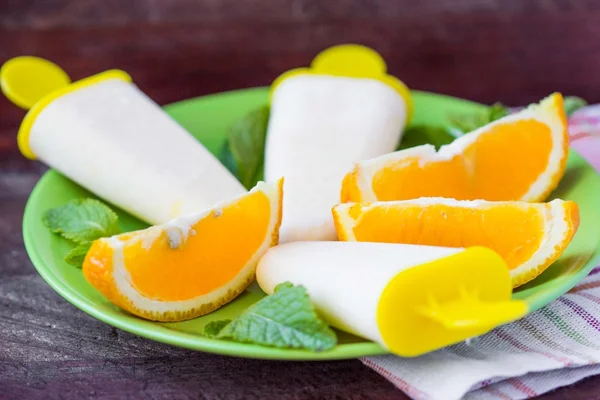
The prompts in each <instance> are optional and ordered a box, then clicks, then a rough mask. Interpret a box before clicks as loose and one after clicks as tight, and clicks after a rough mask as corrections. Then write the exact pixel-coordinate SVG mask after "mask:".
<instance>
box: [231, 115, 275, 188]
mask: <svg viewBox="0 0 600 400" xmlns="http://www.w3.org/2000/svg"><path fill="white" fill-rule="evenodd" d="M268 123H269V107H268V106H262V107H260V108H258V109H256V110H254V111H251V112H250V113H248V114H247V115H246V116H244V117H243V118H242V119H240V120H238V121H237V122H236V123H235V124H234V125H233V127H232V128H231V130H230V131H229V134H228V137H227V143H228V147H229V151H230V153H231V158H232V159H233V160H234V161H235V170H236V176H237V178H238V179H239V180H240V182H241V183H242V185H244V186H245V187H246V188H247V189H251V188H252V187H253V186H254V185H256V182H258V181H259V180H260V178H261V176H262V171H263V164H264V153H265V140H266V137H267V126H268ZM222 156H225V161H224V159H223V158H221V161H222V162H223V163H224V164H225V163H226V162H227V163H230V164H231V160H228V158H229V154H227V152H225V153H224V154H223V153H222ZM226 165H227V164H226Z"/></svg>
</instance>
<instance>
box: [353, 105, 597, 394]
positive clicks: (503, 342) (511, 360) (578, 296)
mask: <svg viewBox="0 0 600 400" xmlns="http://www.w3.org/2000/svg"><path fill="white" fill-rule="evenodd" d="M569 133H570V143H571V147H572V148H573V149H575V150H576V151H577V152H578V153H579V154H581V155H582V156H583V157H584V158H586V160H587V161H588V162H589V163H590V164H591V165H592V166H594V168H596V170H597V171H600V104H599V105H593V106H587V107H585V108H583V109H581V110H578V111H577V112H575V113H574V114H573V115H572V116H571V117H570V119H569ZM599 207H600V204H599ZM361 361H362V362H363V363H364V364H365V365H366V366H368V367H370V368H372V369H373V370H375V371H376V372H378V373H379V374H381V375H382V376H383V377H385V378H386V379H388V380H389V381H390V382H391V383H393V384H394V385H395V386H396V387H398V389H400V390H402V391H403V392H404V393H406V394H407V395H408V396H409V397H411V398H413V399H419V400H438V399H439V400H454V399H461V398H464V399H469V400H516V399H529V398H534V397H537V396H539V395H540V394H543V393H546V392H548V391H550V390H553V389H556V388H558V387H562V386H566V385H570V384H572V383H575V382H577V381H579V380H581V379H583V378H586V377H588V376H592V375H597V374H600V266H598V267H596V268H594V269H593V270H592V271H591V272H590V274H589V275H588V276H587V277H586V278H585V279H584V280H583V281H582V282H581V283H579V284H578V285H577V286H576V287H575V288H573V289H572V290H571V291H570V292H569V293H567V294H565V295H564V296H562V297H561V298H560V299H558V300H557V301H555V302H553V303H551V304H549V305H548V306H546V307H544V308H542V309H541V310H538V311H536V312H534V313H532V314H530V315H528V316H527V317H525V318H523V319H521V320H519V321H516V322H513V323H512V324H508V325H504V326H502V327H499V328H497V329H495V330H493V331H492V332H490V333H488V334H486V335H483V336H481V337H478V338H476V339H474V340H473V341H472V342H470V343H468V344H467V343H461V344H458V345H455V346H451V347H448V348H445V349H442V350H438V351H435V352H433V353H429V354H426V355H423V356H421V357H417V358H410V359H405V358H401V357H396V356H392V355H386V356H379V357H367V358H363V359H361Z"/></svg>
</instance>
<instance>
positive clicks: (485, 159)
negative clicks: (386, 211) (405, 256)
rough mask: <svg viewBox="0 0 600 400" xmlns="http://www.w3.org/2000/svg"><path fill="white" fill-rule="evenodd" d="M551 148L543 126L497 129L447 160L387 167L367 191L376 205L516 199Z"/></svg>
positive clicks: (527, 122)
mask: <svg viewBox="0 0 600 400" xmlns="http://www.w3.org/2000/svg"><path fill="white" fill-rule="evenodd" d="M516 144H517V145H516ZM552 147H553V143H552V133H551V131H550V127H549V126H548V125H546V124H544V123H541V122H539V121H536V120H533V119H529V120H520V121H515V122H513V123H510V124H507V123H504V124H499V125H497V126H495V127H492V128H490V129H489V131H488V132H486V133H483V134H481V136H480V137H479V138H477V140H476V141H475V142H473V143H472V144H470V145H469V146H468V147H467V148H466V149H465V150H464V151H463V152H462V153H461V154H458V155H456V156H454V157H453V158H452V159H450V160H446V161H432V162H426V164H424V165H422V166H419V162H421V163H423V162H424V161H423V160H420V159H419V158H417V157H414V158H409V159H404V160H400V161H398V162H397V163H395V164H394V165H389V166H386V167H385V168H383V169H382V170H380V171H379V172H377V173H376V174H375V176H374V177H373V181H372V187H373V191H374V193H375V195H376V197H377V199H378V200H380V201H391V200H408V199H415V198H419V197H447V198H454V199H457V200H477V199H486V200H496V201H500V200H518V199H521V198H522V197H523V196H524V195H525V194H526V193H527V191H528V190H529V188H530V187H531V184H532V182H535V181H536V180H537V179H538V177H539V176H540V174H542V172H544V171H545V170H546V169H547V167H548V163H549V156H550V152H551V151H552ZM514 160H520V161H519V162H518V163H515V161H514Z"/></svg>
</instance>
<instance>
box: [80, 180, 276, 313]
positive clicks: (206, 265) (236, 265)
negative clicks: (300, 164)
mask: <svg viewBox="0 0 600 400" xmlns="http://www.w3.org/2000/svg"><path fill="white" fill-rule="evenodd" d="M282 197H283V180H282V179H280V180H279V181H277V182H276V183H274V184H266V183H263V182H261V183H259V184H258V185H257V186H256V187H255V188H254V189H252V190H251V191H250V192H248V193H246V194H243V195H241V196H239V197H237V198H235V199H233V200H230V201H228V202H224V203H221V204H218V205H217V206H215V207H214V208H211V209H208V210H205V211H203V212H200V213H198V214H193V215H186V216H182V217H178V218H176V219H174V220H172V221H170V222H168V223H166V224H163V225H157V226H153V227H150V228H148V229H145V230H141V231H136V232H130V233H124V234H121V235H116V236H113V237H110V238H102V239H98V240H96V241H95V242H94V243H93V244H92V247H91V248H90V250H89V252H88V254H87V256H86V258H85V261H84V264H83V275H84V276H85V279H86V280H87V281H88V282H89V283H90V284H91V285H92V286H93V287H95V288H96V289H97V290H98V291H99V292H100V293H102V294H103V295H104V296H105V297H106V298H107V299H108V300H110V301H111V302H112V303H114V304H115V305H117V306H119V307H121V308H122V309H125V310H127V311H129V312H131V313H132V314H135V315H137V316H140V317H142V318H146V319H150V320H154V321H182V320H186V319H190V318H195V317H197V316H200V315H203V314H207V313H209V312H211V311H213V310H215V309H217V308H219V307H220V306H222V305H224V304H226V303H228V302H229V301H231V300H232V299H234V298H235V297H236V296H237V295H239V294H240V293H241V292H242V291H243V290H244V289H245V288H246V287H247V286H248V285H249V284H250V283H251V282H252V280H253V279H254V272H255V270H256V265H257V264H258V261H259V260H260V258H261V257H262V256H263V254H264V253H265V252H266V251H267V250H268V249H269V248H270V247H272V246H274V245H276V244H277V242H278V237H279V225H280V224H281V211H282V209H281V203H282Z"/></svg>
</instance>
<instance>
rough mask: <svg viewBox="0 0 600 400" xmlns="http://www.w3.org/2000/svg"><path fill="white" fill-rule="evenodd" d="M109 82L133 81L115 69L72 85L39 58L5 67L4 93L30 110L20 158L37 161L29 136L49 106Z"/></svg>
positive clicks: (1, 74) (1, 72) (1, 73)
mask: <svg viewBox="0 0 600 400" xmlns="http://www.w3.org/2000/svg"><path fill="white" fill-rule="evenodd" d="M109 79H120V80H123V81H125V82H131V81H132V79H131V76H129V74H127V73H126V72H125V71H121V70H118V69H114V70H109V71H105V72H101V73H99V74H96V75H92V76H90V77H88V78H84V79H81V80H79V81H76V82H73V83H71V79H70V78H69V76H68V75H67V73H66V72H65V71H63V70H62V68H60V67H59V66H58V65H56V64H54V63H52V62H51V61H48V60H45V59H43V58H39V57H31V56H21V57H15V58H12V59H10V60H8V61H7V62H6V63H4V65H3V66H2V68H1V69H0V86H1V88H2V92H3V93H4V95H5V96H6V97H7V98H8V99H9V100H10V101H12V102H13V103H14V104H16V105H17V106H19V107H21V108H24V109H29V111H28V112H27V114H26V115H25V118H24V119H23V122H22V123H21V126H20V127H19V133H18V134H17V144H18V146H19V150H20V151H21V154H23V155H24V156H25V157H26V158H29V159H31V160H35V159H36V155H35V154H34V153H33V151H32V150H31V147H30V146H29V133H30V132H31V127H32V126H33V123H34V122H35V120H36V119H37V117H38V116H39V114H40V113H41V112H42V110H43V109H44V108H46V106H48V105H49V104H50V103H52V102H53V101H54V100H56V99H57V98H59V97H61V96H63V95H65V94H67V93H71V92H74V91H76V90H78V89H82V88H85V87H88V86H92V85H95V84H97V83H100V82H103V81H106V80H109Z"/></svg>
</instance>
